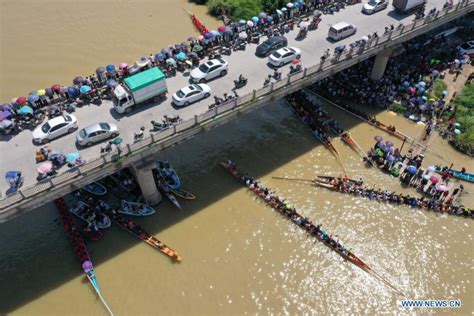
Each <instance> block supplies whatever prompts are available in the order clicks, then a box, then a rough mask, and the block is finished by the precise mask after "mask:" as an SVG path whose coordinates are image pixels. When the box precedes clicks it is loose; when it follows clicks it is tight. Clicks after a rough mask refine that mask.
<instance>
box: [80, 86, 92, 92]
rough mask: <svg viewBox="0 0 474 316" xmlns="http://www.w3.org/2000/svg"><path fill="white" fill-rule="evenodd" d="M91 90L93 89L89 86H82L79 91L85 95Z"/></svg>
mask: <svg viewBox="0 0 474 316" xmlns="http://www.w3.org/2000/svg"><path fill="white" fill-rule="evenodd" d="M91 90H92V88H91V87H89V86H82V87H81V88H80V89H79V91H80V92H81V93H84V94H85V93H88V92H90V91H91Z"/></svg>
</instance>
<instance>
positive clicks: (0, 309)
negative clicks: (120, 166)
mask: <svg viewBox="0 0 474 316" xmlns="http://www.w3.org/2000/svg"><path fill="white" fill-rule="evenodd" d="M333 110H334V109H333ZM336 111H337V110H336ZM378 111H380V110H378V109H373V112H372V114H374V113H376V112H378ZM334 112H335V111H331V112H330V114H333V113H334ZM336 113H337V112H336ZM335 118H336V120H338V119H339V117H338V116H335ZM360 123H361V122H360V121H359V120H357V119H355V118H352V117H349V116H348V115H345V114H344V121H341V124H342V125H343V127H344V128H351V127H354V126H356V125H358V124H360ZM319 146H321V143H319V141H317V140H316V139H315V138H314V137H313V136H312V135H311V134H310V133H309V131H308V130H307V129H306V127H305V126H304V125H303V124H302V122H301V121H300V120H299V119H297V118H296V116H295V115H294V114H293V112H292V111H291V109H290V108H289V107H288V106H287V105H285V104H284V103H283V102H282V101H275V102H273V103H271V104H268V105H266V106H264V107H262V108H260V109H257V110H255V111H252V112H250V113H247V114H244V115H242V116H240V117H239V118H238V119H236V120H234V121H232V122H230V123H227V124H225V125H222V126H220V127H218V128H215V129H213V130H211V131H209V132H206V133H205V134H202V135H200V136H199V137H196V138H193V139H191V140H188V141H187V142H185V143H183V144H180V145H178V146H174V147H172V148H169V149H167V150H165V151H164V152H162V153H160V154H159V155H158V157H157V158H158V159H168V160H170V161H171V162H172V163H173V165H174V167H175V169H176V170H177V172H178V174H179V176H180V177H181V180H182V181H181V182H182V183H183V188H185V189H189V190H190V191H191V192H193V193H194V194H195V195H196V196H197V197H198V198H197V199H196V200H194V201H185V202H183V203H182V206H183V210H182V211H178V210H177V209H176V208H174V207H173V206H172V205H171V204H170V203H169V202H168V201H167V200H164V201H162V202H161V203H160V204H159V205H158V206H157V213H156V214H155V215H153V216H151V217H150V218H133V220H134V221H136V222H137V223H139V224H140V225H143V227H144V228H145V229H146V230H147V231H148V232H150V233H151V234H156V236H157V237H158V238H160V232H162V231H163V230H165V229H167V228H169V227H171V226H173V225H175V224H177V223H179V222H180V221H183V220H185V219H186V218H188V217H191V216H193V215H194V214H196V213H198V212H200V211H203V210H205V209H206V207H208V206H209V205H211V204H213V203H215V202H217V201H219V200H220V199H222V198H225V197H226V196H228V195H230V194H232V193H233V192H234V191H235V190H238V189H240V188H241V186H240V185H239V184H237V183H236V182H235V180H234V179H232V177H230V176H229V175H228V174H227V173H226V172H225V171H224V170H223V169H222V167H221V166H220V165H219V162H220V161H222V160H223V159H227V158H229V159H232V160H234V161H235V162H237V165H238V167H241V169H242V170H243V171H244V172H248V173H249V175H252V176H254V177H255V178H259V177H261V176H264V175H266V174H268V173H270V172H271V171H273V170H275V169H277V168H279V167H281V166H282V165H284V164H287V163H288V162H290V161H292V160H294V159H296V158H297V157H299V156H301V155H303V154H305V153H307V152H308V151H311V150H313V149H315V148H316V147H319ZM193 238H194V237H192V235H191V234H190V235H189V240H190V241H189V242H190V243H192V242H193ZM163 241H164V242H165V243H168V244H169V245H170V246H171V247H173V248H174V247H176V250H177V251H178V253H180V255H182V256H183V258H184V260H186V253H181V252H180V249H179V246H176V245H175V243H174V242H173V240H163ZM195 242H196V243H197V241H195ZM139 243H141V241H139V240H137V239H135V238H134V237H132V236H130V235H129V234H128V233H126V232H124V231H121V230H120V229H119V228H117V227H115V226H112V228H110V229H109V230H108V231H106V233H105V235H104V238H103V239H102V240H101V241H99V242H88V248H89V251H90V253H91V256H92V259H93V262H94V265H95V266H99V265H100V264H101V263H104V262H106V261H108V260H112V259H113V258H114V257H115V256H118V255H120V254H122V253H123V252H125V251H127V250H128V249H129V248H131V247H134V246H136V245H137V244H139ZM150 251H153V250H152V249H150ZM156 255H157V256H163V260H169V259H168V258H167V257H165V256H164V255H162V254H160V253H157V254H156ZM170 264H171V262H170ZM81 275H82V271H81V267H80V265H79V262H78V260H77V259H76V258H75V256H74V254H73V251H72V247H71V245H70V243H69V240H68V239H67V237H66V234H65V232H64V230H63V228H62V226H61V225H60V223H58V221H57V211H56V209H55V207H54V205H53V204H52V203H50V204H48V205H46V206H43V207H41V208H39V209H37V210H34V211H31V212H29V213H27V214H25V215H23V216H20V217H18V218H15V219H13V220H11V221H9V222H6V223H2V224H0V280H1V282H0V314H4V313H9V312H12V311H14V310H16V309H18V308H20V307H21V306H23V305H25V304H28V303H30V302H32V301H34V300H36V299H38V298H40V297H41V296H43V295H45V294H47V293H48V292H50V291H52V290H54V289H56V288H58V287H59V286H61V285H63V284H65V283H68V282H69V281H70V280H71V279H73V278H76V277H80V276H81ZM117 275H120V271H117ZM98 279H99V281H100V275H98ZM84 290H86V289H84ZM137 290H138V289H137ZM73 301H74V298H71V302H73ZM81 304H82V303H81ZM84 304H86V302H84Z"/></svg>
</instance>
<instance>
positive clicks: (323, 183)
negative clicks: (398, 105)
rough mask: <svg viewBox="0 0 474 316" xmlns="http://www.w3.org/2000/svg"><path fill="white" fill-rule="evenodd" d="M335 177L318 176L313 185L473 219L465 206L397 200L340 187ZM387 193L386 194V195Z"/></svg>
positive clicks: (379, 192) (356, 186) (354, 187)
mask: <svg viewBox="0 0 474 316" xmlns="http://www.w3.org/2000/svg"><path fill="white" fill-rule="evenodd" d="M334 179H337V178H334V177H321V176H318V177H317V178H316V179H314V181H313V184H314V185H316V186H320V187H324V188H327V189H330V190H332V191H336V192H339V193H345V194H352V195H355V196H359V197H363V198H367V199H369V200H375V201H379V202H386V203H390V204H395V205H405V206H409V207H412V208H417V209H425V210H428V211H434V212H442V213H446V214H449V215H456V216H461V215H462V216H465V217H472V216H474V212H472V211H470V208H468V207H464V206H449V205H448V204H447V203H443V202H440V201H438V200H436V202H435V203H436V204H430V203H429V202H428V201H427V200H424V199H422V198H421V197H414V196H410V197H409V198H408V197H407V196H405V197H404V199H403V200H401V199H400V197H399V195H397V199H393V193H388V192H387V191H385V190H381V189H379V190H375V189H367V188H362V187H361V185H360V184H358V183H354V182H352V183H350V185H348V184H345V185H343V186H340V185H339V183H341V181H339V180H338V181H334ZM384 192H385V193H384Z"/></svg>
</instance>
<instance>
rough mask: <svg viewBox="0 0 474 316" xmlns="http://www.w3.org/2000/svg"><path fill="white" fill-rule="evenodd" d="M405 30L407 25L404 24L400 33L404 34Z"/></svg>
mask: <svg viewBox="0 0 474 316" xmlns="http://www.w3.org/2000/svg"><path fill="white" fill-rule="evenodd" d="M404 30H405V25H402V29H401V30H400V35H402V34H403V31H404Z"/></svg>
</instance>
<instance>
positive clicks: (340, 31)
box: [328, 22, 357, 41]
mask: <svg viewBox="0 0 474 316" xmlns="http://www.w3.org/2000/svg"><path fill="white" fill-rule="evenodd" d="M356 32H357V28H356V27H355V26H354V25H353V24H350V23H346V22H339V23H336V24H333V25H331V27H330V28H329V31H328V37H329V38H330V39H332V40H333V41H338V40H341V39H343V38H346V37H349V36H351V35H353V34H355V33H356Z"/></svg>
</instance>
